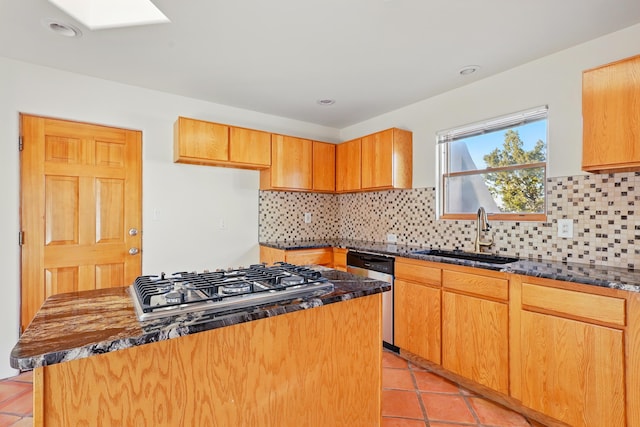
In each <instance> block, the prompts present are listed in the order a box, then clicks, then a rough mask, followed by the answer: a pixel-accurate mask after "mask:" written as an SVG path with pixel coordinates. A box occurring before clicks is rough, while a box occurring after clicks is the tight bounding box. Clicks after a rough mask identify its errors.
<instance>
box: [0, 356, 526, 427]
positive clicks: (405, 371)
mask: <svg viewBox="0 0 640 427" xmlns="http://www.w3.org/2000/svg"><path fill="white" fill-rule="evenodd" d="M382 356H383V358H382V371H383V373H382V386H383V390H382V427H464V426H471V427H521V426H522V427H529V426H531V425H532V424H530V423H529V422H528V421H527V420H526V419H525V418H524V417H523V416H522V415H520V414H518V413H515V412H512V411H510V410H507V409H505V408H503V407H501V406H498V405H496V404H494V403H492V402H490V401H488V400H486V399H484V398H482V397H480V396H478V395H476V394H474V393H472V392H470V391H467V390H465V389H463V388H461V387H459V386H458V385H457V384H454V383H452V382H450V381H448V380H446V379H444V378H442V377H439V376H437V375H435V374H433V373H431V372H428V371H427V370H425V369H422V368H419V367H417V366H416V365H414V364H412V363H410V362H407V361H406V360H405V359H403V358H402V357H400V356H399V355H397V354H395V353H392V352H390V351H384V352H383V355H382ZM32 405H33V392H32V376H31V372H26V373H24V374H21V375H19V376H16V377H12V378H7V379H5V380H1V381H0V427H9V426H11V427H27V426H29V427H31V426H32V425H33V419H32V418H31V417H32ZM538 425H539V424H538Z"/></svg>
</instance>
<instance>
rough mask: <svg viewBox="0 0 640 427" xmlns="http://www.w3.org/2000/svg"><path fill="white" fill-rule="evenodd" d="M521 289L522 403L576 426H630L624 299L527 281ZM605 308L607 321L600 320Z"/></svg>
mask: <svg viewBox="0 0 640 427" xmlns="http://www.w3.org/2000/svg"><path fill="white" fill-rule="evenodd" d="M522 291H523V292H522V305H523V308H522V311H521V314H520V316H521V318H520V332H521V337H520V338H521V339H520V342H521V347H520V366H519V368H520V369H519V370H518V369H516V370H514V374H515V375H519V376H520V378H519V380H520V381H519V382H520V383H521V387H522V391H521V399H522V404H523V405H525V406H527V407H529V408H532V409H534V410H536V411H539V412H542V413H544V414H546V415H549V416H551V417H553V418H556V419H558V420H560V421H563V422H565V423H567V424H569V425H571V426H576V427H583V426H585V427H586V426H612V427H613V426H620V427H622V426H626V425H631V424H627V420H626V414H625V406H626V404H625V339H624V331H623V329H624V325H625V300H624V299H622V298H614V297H609V296H604V295H591V294H584V293H582V292H575V291H571V290H565V289H557V288H550V287H545V286H540V285H538V284H531V283H526V282H523V284H522ZM603 313H608V314H607V316H606V317H608V319H607V323H608V325H603V324H598V323H602V320H599V319H598V318H600V317H603ZM636 357H637V355H636ZM635 363H637V361H636V362H635Z"/></svg>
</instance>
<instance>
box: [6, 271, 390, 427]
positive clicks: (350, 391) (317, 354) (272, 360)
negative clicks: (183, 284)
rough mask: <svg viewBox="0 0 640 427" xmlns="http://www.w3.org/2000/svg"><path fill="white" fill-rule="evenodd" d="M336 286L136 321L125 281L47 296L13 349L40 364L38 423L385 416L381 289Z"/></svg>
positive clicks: (15, 362) (288, 422)
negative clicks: (222, 309) (265, 302)
mask: <svg viewBox="0 0 640 427" xmlns="http://www.w3.org/2000/svg"><path fill="white" fill-rule="evenodd" d="M322 275H323V276H324V277H326V278H327V279H328V280H330V281H331V282H332V283H333V284H334V286H335V289H334V291H333V292H331V293H330V294H327V295H323V296H320V297H313V298H308V299H296V300H291V301H286V302H282V303H274V304H271V305H269V306H261V307H256V308H253V309H249V310H243V311H240V312H231V313H219V314H216V315H207V314H202V313H190V314H185V315H182V316H175V317H170V318H167V319H157V320H150V321H146V322H139V321H138V320H137V319H136V316H135V314H134V309H133V304H132V302H131V298H130V295H129V294H128V289H127V288H114V289H104V290H95V291H87V292H76V293H69V294H60V295H55V296H52V297H50V298H49V299H48V300H47V301H46V302H45V304H44V305H43V307H42V308H41V310H40V311H39V312H38V314H37V315H36V317H35V318H34V320H33V322H32V323H31V325H29V327H28V328H27V330H25V332H24V334H23V335H22V336H21V338H20V341H19V342H18V344H17V345H16V347H15V348H14V350H13V351H12V353H11V365H12V366H13V367H14V368H19V369H22V370H25V369H35V372H34V425H35V426H47V427H50V426H79V425H87V426H89V425H104V426H108V425H114V426H115V425H117V426H123V425H126V426H129V425H135V426H299V425H305V426H327V425H331V426H379V425H380V422H381V403H380V395H381V388H382V385H381V357H382V347H381V340H382V337H381V292H384V291H388V290H389V289H390V288H389V285H388V284H387V283H384V282H379V281H375V280H371V279H365V278H358V277H355V276H352V275H350V274H348V273H343V272H338V271H335V270H330V269H323V270H322Z"/></svg>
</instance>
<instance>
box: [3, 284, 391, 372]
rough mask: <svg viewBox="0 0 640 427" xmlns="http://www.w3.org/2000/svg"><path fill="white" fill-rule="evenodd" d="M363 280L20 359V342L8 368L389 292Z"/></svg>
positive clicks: (23, 368) (74, 357) (172, 320)
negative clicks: (346, 287)
mask: <svg viewBox="0 0 640 427" xmlns="http://www.w3.org/2000/svg"><path fill="white" fill-rule="evenodd" d="M364 281H365V282H366V283H367V287H366V288H363V289H357V290H347V291H344V292H342V293H338V294H336V293H335V292H332V293H329V294H327V295H323V296H320V297H311V298H298V299H295V300H290V301H288V302H287V303H286V304H284V303H282V304H271V305H268V306H259V307H255V308H253V309H251V310H250V311H248V310H243V311H238V312H235V313H231V314H222V315H219V314H216V315H212V314H207V313H190V314H185V315H180V316H174V317H171V318H168V319H160V320H159V321H148V322H140V323H139V325H140V331H141V333H140V334H137V335H135V336H130V337H124V338H117V339H107V340H102V341H97V342H92V343H88V344H86V345H82V346H76V347H71V348H67V349H64V350H59V351H49V352H44V353H42V354H38V355H32V356H29V355H23V356H20V355H19V354H17V353H18V352H19V350H20V347H19V344H20V341H19V342H18V344H16V346H15V347H14V348H13V349H12V351H11V354H10V365H11V367H12V368H14V369H19V370H21V371H29V370H33V369H35V368H39V367H43V366H49V365H53V364H57V363H62V362H67V361H71V360H78V359H83V358H87V357H92V356H95V355H99V354H103V353H108V352H113V351H118V350H124V349H127V348H131V347H136V346H141V345H145V344H152V343H155V342H159V341H165V340H169V339H174V338H179V337H183V336H187V335H192V334H196V333H199V332H205V331H208V330H213V329H218V328H222V327H226V326H231V325H236V324H241V323H246V322H251V321H254V320H261V319H266V318H269V317H275V316H279V315H283V314H288V313H294V312H298V311H301V310H308V309H312V308H316V307H322V306H325V305H330V304H335V303H339V302H342V301H348V300H352V299H356V298H362V297H366V296H369V295H375V294H379V293H382V292H385V291H390V290H391V285H390V284H389V283H386V282H382V281H377V280H373V279H366V280H364ZM343 282H347V281H343ZM43 307H44V306H43ZM131 315H132V316H134V320H136V322H137V319H135V314H133V309H132V307H131ZM162 322H168V323H167V324H166V325H163V326H158V324H159V323H162ZM145 327H147V328H154V330H151V331H149V330H147V331H145ZM27 329H28V328H27Z"/></svg>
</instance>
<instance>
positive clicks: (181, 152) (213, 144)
mask: <svg viewBox="0 0 640 427" xmlns="http://www.w3.org/2000/svg"><path fill="white" fill-rule="evenodd" d="M173 132H174V150H173V156H174V160H175V161H176V162H181V163H205V164H206V163H207V162H213V163H215V162H218V161H223V162H227V161H229V126H227V125H221V124H218V123H211V122H205V121H202V120H195V119H189V118H186V117H178V120H177V121H176V123H175V125H174V129H173Z"/></svg>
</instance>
